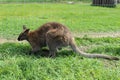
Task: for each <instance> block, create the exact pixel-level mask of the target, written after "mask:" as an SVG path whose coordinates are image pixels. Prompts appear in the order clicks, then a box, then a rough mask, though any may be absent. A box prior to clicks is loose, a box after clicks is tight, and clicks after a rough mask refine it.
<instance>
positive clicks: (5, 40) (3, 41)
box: [0, 38, 18, 44]
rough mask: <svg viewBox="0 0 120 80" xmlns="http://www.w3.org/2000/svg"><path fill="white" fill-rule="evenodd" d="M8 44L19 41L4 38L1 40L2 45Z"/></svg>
mask: <svg viewBox="0 0 120 80" xmlns="http://www.w3.org/2000/svg"><path fill="white" fill-rule="evenodd" d="M6 42H18V41H17V40H15V39H14V40H8V39H4V38H0V44H2V43H6Z"/></svg>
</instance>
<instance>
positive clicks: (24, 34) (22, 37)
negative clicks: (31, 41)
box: [18, 25, 30, 41]
mask: <svg viewBox="0 0 120 80" xmlns="http://www.w3.org/2000/svg"><path fill="white" fill-rule="evenodd" d="M29 30H30V29H27V28H26V27H25V25H23V31H22V32H21V33H20V35H19V36H18V41H22V40H28V33H29Z"/></svg>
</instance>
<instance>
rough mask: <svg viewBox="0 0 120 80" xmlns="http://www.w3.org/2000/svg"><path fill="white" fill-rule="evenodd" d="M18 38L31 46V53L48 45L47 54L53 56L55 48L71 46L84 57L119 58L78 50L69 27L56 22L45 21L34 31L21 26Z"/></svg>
mask: <svg viewBox="0 0 120 80" xmlns="http://www.w3.org/2000/svg"><path fill="white" fill-rule="evenodd" d="M18 40H19V41H21V40H27V41H28V42H29V43H30V44H31V46H32V52H33V53H34V52H37V51H39V50H40V49H41V48H42V47H45V46H48V48H49V50H50V53H49V56H52V57H55V53H56V52H57V49H59V48H62V47H66V46H71V48H72V49H73V51H74V52H76V53H79V54H80V55H82V56H84V57H88V58H104V59H109V60H119V58H117V57H112V56H108V55H102V54H87V53H85V52H83V51H80V50H79V48H78V47H77V46H76V44H75V41H74V38H73V36H72V35H71V32H70V31H69V29H68V28H67V27H66V26H64V25H62V24H60V23H57V22H48V23H45V24H43V25H42V26H41V27H40V28H38V29H37V30H35V31H29V29H27V28H26V27H25V26H23V32H22V33H21V34H20V35H19V37H18Z"/></svg>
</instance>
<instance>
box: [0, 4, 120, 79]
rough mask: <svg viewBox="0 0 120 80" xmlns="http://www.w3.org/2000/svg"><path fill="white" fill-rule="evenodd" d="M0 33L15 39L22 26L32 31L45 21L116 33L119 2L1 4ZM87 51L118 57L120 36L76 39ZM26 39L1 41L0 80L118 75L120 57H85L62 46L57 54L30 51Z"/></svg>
mask: <svg viewBox="0 0 120 80" xmlns="http://www.w3.org/2000/svg"><path fill="white" fill-rule="evenodd" d="M0 10H1V11H0V38H7V39H16V38H17V36H18V34H19V33H20V32H21V31H22V25H24V24H25V25H27V26H28V27H29V28H30V29H31V30H35V29H37V28H38V27H39V26H40V25H42V24H43V23H45V22H49V21H57V22H60V23H63V24H65V25H66V26H68V27H69V28H70V30H71V31H72V32H73V33H84V32H85V33H87V32H97V33H99V32H119V31H120V27H119V26H120V15H119V13H120V5H118V6H117V7H116V8H106V7H95V6H90V4H86V3H85V4H74V5H69V4H58V3H56V4H52V3H45V4H37V3H31V4H14V3H11V4H0ZM76 43H77V44H78V46H79V47H80V46H83V47H85V52H90V53H91V54H92V53H101V54H108V55H113V56H118V57H119V56H120V45H119V44H120V38H111V37H106V38H90V37H87V36H84V37H83V38H76ZM30 50H31V47H30V45H29V44H28V43H22V42H21V43H17V42H16V43H3V44H0V80H119V77H120V61H108V60H104V59H88V58H83V57H82V56H79V55H77V54H75V53H74V52H72V51H71V50H66V49H63V50H61V51H59V52H58V53H57V56H56V58H48V57H47V55H48V52H41V51H40V52H39V53H38V54H32V55H28V53H29V51H30Z"/></svg>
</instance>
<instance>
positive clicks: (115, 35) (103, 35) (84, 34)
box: [73, 32, 120, 38]
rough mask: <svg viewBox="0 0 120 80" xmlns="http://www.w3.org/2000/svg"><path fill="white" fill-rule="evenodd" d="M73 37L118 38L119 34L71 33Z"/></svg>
mask: <svg viewBox="0 0 120 80" xmlns="http://www.w3.org/2000/svg"><path fill="white" fill-rule="evenodd" d="M73 36H75V37H84V36H87V37H91V38H100V37H120V32H110V33H109V32H105V33H103V32H100V33H94V32H93V33H75V34H74V33H73Z"/></svg>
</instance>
